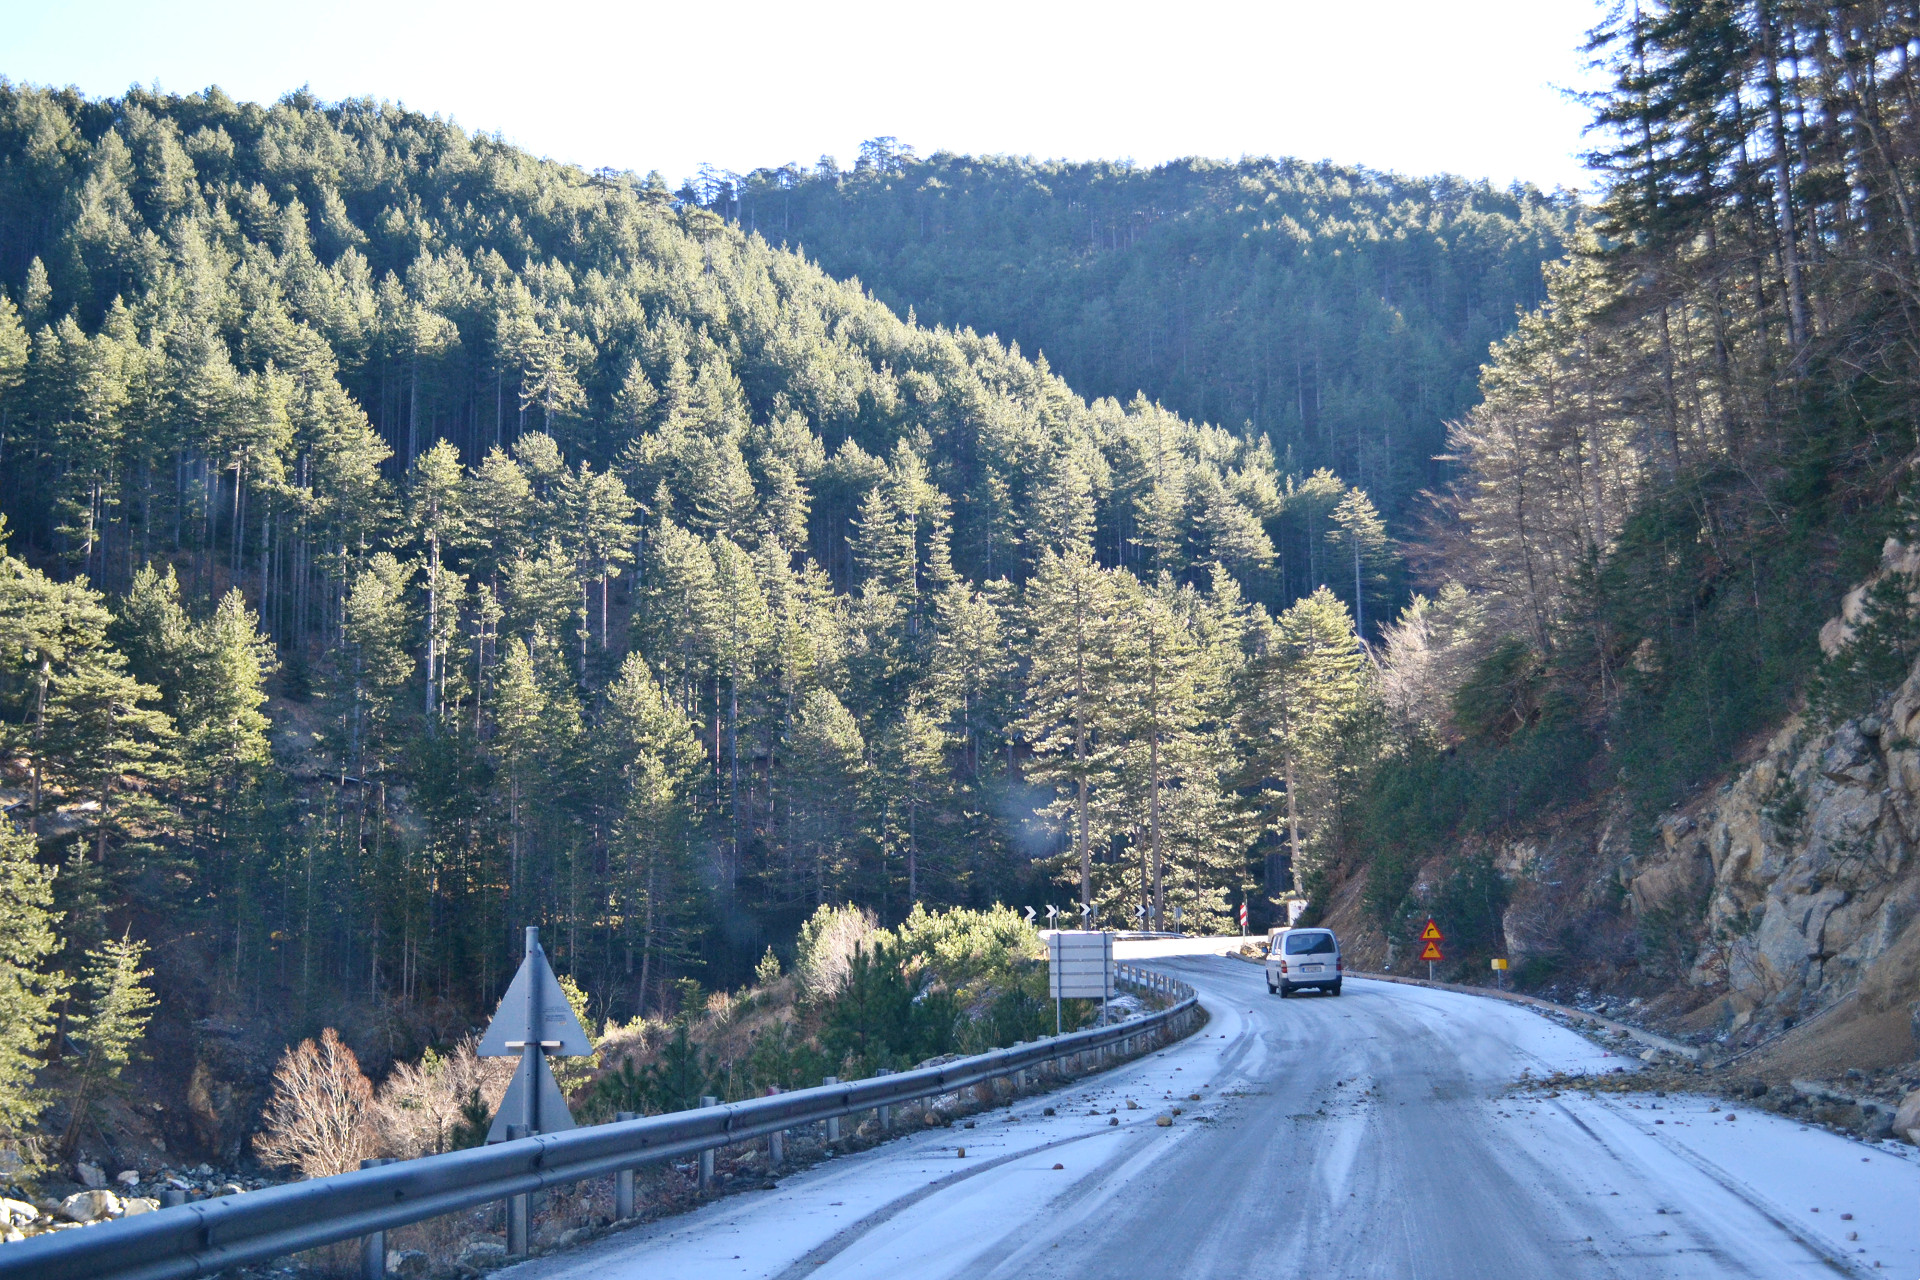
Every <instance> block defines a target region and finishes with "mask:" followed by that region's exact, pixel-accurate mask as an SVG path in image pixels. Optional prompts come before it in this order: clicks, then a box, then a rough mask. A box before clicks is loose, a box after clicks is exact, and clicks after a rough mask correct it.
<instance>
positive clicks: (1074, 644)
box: [1020, 545, 1120, 907]
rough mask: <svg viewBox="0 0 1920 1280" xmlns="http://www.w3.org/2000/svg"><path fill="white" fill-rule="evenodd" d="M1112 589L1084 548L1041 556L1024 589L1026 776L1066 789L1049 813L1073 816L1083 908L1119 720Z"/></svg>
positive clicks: (1088, 904)
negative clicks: (1097, 809) (1098, 793)
mask: <svg viewBox="0 0 1920 1280" xmlns="http://www.w3.org/2000/svg"><path fill="white" fill-rule="evenodd" d="M1117 613H1118V610H1117V609H1116V608H1115V599H1114V589H1113V585H1112V582H1111V580H1110V579H1109V577H1108V575H1107V572H1106V571H1105V570H1103V569H1101V568H1100V566H1099V565H1097V564H1095V563H1094V560H1093V555H1092V552H1091V551H1090V550H1089V549H1088V548H1087V547H1085V546H1084V545H1082V546H1079V547H1075V548H1073V549H1071V550H1069V551H1068V552H1067V553H1066V554H1064V555H1059V554H1055V553H1054V552H1053V551H1052V550H1051V549H1047V550H1043V551H1042V552H1041V553H1040V564H1039V567H1038V568H1037V570H1036V571H1035V573H1034V575H1033V580H1032V581H1031V582H1029V583H1028V584H1027V598H1026V619H1027V636H1028V654H1029V660H1030V665H1029V667H1028V672H1027V699H1026V707H1027V714H1026V716H1025V717H1024V718H1023V719H1022V721H1021V723H1020V732H1021V734H1022V735H1023V736H1024V737H1025V738H1026V739H1027V741H1028V743H1029V744H1030V745H1031V748H1032V751H1033V759H1032V763H1031V764H1030V765H1029V767H1028V770H1027V775H1028V777H1029V778H1030V779H1031V780H1033V781H1035V782H1037V783H1040V784H1041V785H1043V786H1052V787H1054V788H1055V790H1056V792H1057V793H1058V792H1060V791H1063V790H1064V791H1065V793H1066V794H1064V795H1062V796H1061V797H1060V799H1059V800H1057V801H1056V802H1055V805H1054V806H1052V809H1051V811H1052V812H1054V813H1056V814H1058V815H1061V816H1065V815H1071V816H1070V823H1069V828H1070V831H1071V838H1072V844H1073V853H1074V859H1075V861H1076V863H1077V870H1078V875H1077V878H1078V881H1079V885H1080V903H1081V905H1082V906H1086V907H1091V906H1092V905H1093V838H1094V832H1093V821H1094V794H1093V793H1094V791H1095V790H1096V789H1097V788H1099V787H1102V786H1104V785H1105V784H1106V783H1107V781H1108V780H1109V777H1110V772H1111V768H1112V748H1113V744H1112V743H1110V742H1109V741H1108V738H1109V731H1110V730H1111V729H1113V728H1114V727H1115V725H1116V722H1117V720H1118V718H1119V714H1120V709H1119V706H1118V703H1117V696H1118V692H1119V689H1118V684H1117V681H1116V679H1115V673H1114V670H1113V658H1114V653H1115V650H1116V648H1117V642H1118V639H1119V637H1118V634H1117V631H1116V626H1117Z"/></svg>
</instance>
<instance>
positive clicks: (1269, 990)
mask: <svg viewBox="0 0 1920 1280" xmlns="http://www.w3.org/2000/svg"><path fill="white" fill-rule="evenodd" d="M1267 994H1268V995H1272V994H1273V979H1272V978H1268V979H1267Z"/></svg>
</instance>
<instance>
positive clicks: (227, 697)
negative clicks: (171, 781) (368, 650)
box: [179, 588, 277, 809]
mask: <svg viewBox="0 0 1920 1280" xmlns="http://www.w3.org/2000/svg"><path fill="white" fill-rule="evenodd" d="M190 639H191V643H192V646H193V653H192V663H193V665H192V672H191V676H190V678H189V680H188V681H187V687H186V689H185V690H184V692H183V695H182V698H181V709H180V713H179V728H180V731H181V749H182V763H183V765H184V767H185V770H186V772H187V775H188V778H189V780H190V781H191V782H194V783H195V784H197V785H198V786H199V787H201V788H203V789H204V790H205V791H206V792H209V793H214V794H217V795H218V796H219V797H220V800H219V804H220V805H221V807H223V808H226V809H231V807H232V805H233V802H234V799H235V797H236V796H237V795H238V794H239V793H240V792H241V791H243V790H244V789H245V788H246V787H247V785H248V784H249V782H250V781H251V780H252V779H254V778H256V777H258V776H259V774H260V773H261V772H262V771H264V770H265V769H266V768H268V767H269V766H270V765H271V764H272V762H273V755H272V751H271V750H270V748H269V746H268V742H267V734H268V731H269V730H270V729H271V728H272V723H271V721H269V720H268V719H267V717H266V715H265V714H263V713H262V712H261V710H260V708H261V706H263V705H264V704H265V703H266V700H267V692H266V681H267V677H268V676H269V675H271V674H272V673H273V670H274V668H275V666H276V665H277V663H276V660H275V658H274V653H273V642H272V641H271V640H269V639H268V638H267V637H266V636H264V635H262V634H261V633H260V628H259V619H258V618H257V617H256V616H255V615H254V613H253V611H252V610H251V609H249V608H247V602H246V598H245V597H244V596H242V595H241V594H240V591H239V589H238V588H235V589H233V590H231V591H228V592H227V594H226V595H224V596H222V597H221V598H220V604H219V606H218V607H217V608H216V609H215V610H214V614H213V617H211V618H209V619H208V620H207V621H206V622H205V623H204V624H203V625H201V626H199V627H196V628H195V629H194V631H193V633H192V635H191V637H190Z"/></svg>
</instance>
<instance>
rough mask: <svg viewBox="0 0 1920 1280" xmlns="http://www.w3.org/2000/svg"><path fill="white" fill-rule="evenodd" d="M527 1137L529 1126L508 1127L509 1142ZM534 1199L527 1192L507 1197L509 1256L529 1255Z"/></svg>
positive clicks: (516, 1125)
mask: <svg viewBox="0 0 1920 1280" xmlns="http://www.w3.org/2000/svg"><path fill="white" fill-rule="evenodd" d="M526 1136H527V1126H525V1125H523V1124H510V1125H508V1126H507V1141H508V1142H512V1141H513V1140H514V1139H516V1138H524V1137H526ZM532 1199H533V1198H532V1197H531V1196H529V1195H527V1194H526V1193H525V1192H522V1193H521V1194H519V1195H517V1196H508V1197H507V1256H508V1257H511V1258H522V1257H525V1256H526V1253H527V1226H528V1223H527V1219H528V1218H529V1217H530V1216H531V1214H530V1212H529V1211H530V1210H531V1209H532V1207H533V1205H532Z"/></svg>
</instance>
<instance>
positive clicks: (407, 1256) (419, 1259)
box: [387, 1249, 432, 1277]
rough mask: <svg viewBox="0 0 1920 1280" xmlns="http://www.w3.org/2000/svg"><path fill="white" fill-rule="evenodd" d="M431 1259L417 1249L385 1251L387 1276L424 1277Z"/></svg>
mask: <svg viewBox="0 0 1920 1280" xmlns="http://www.w3.org/2000/svg"><path fill="white" fill-rule="evenodd" d="M431 1261H432V1260H431V1259H430V1258H428V1257H427V1255H426V1254H424V1253H422V1252H421V1251H420V1250H418V1249H389V1250H387V1274H388V1275H390V1276H407V1277H412V1276H424V1275H426V1274H427V1268H428V1266H429V1264H430V1263H431Z"/></svg>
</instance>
